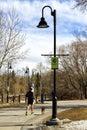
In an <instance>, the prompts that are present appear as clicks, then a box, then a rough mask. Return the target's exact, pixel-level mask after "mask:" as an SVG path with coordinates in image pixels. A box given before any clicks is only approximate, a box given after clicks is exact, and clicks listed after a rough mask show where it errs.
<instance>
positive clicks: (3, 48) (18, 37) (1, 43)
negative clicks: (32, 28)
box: [0, 9, 25, 69]
mask: <svg viewBox="0 0 87 130" xmlns="http://www.w3.org/2000/svg"><path fill="white" fill-rule="evenodd" d="M24 43H25V36H24V34H23V33H22V30H21V25H20V20H19V17H18V15H17V14H16V11H15V10H14V9H13V10H11V11H8V12H6V13H4V12H3V11H0V69H1V67H2V66H3V65H5V64H6V63H7V62H12V61H13V62H15V61H17V60H18V59H21V58H23V57H24V52H21V51H20V49H21V48H22V47H23V45H24Z"/></svg>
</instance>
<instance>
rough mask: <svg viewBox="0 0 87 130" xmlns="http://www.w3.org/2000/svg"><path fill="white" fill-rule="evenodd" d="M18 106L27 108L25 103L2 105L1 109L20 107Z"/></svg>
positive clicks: (0, 105)
mask: <svg viewBox="0 0 87 130" xmlns="http://www.w3.org/2000/svg"><path fill="white" fill-rule="evenodd" d="M18 106H26V104H25V103H11V104H9V103H6V104H0V108H11V107H18Z"/></svg>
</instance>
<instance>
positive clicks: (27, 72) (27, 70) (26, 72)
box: [25, 67, 29, 86]
mask: <svg viewBox="0 0 87 130" xmlns="http://www.w3.org/2000/svg"><path fill="white" fill-rule="evenodd" d="M25 74H27V78H28V86H29V68H28V67H27V68H26V71H25Z"/></svg>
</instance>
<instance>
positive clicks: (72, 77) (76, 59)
mask: <svg viewBox="0 0 87 130" xmlns="http://www.w3.org/2000/svg"><path fill="white" fill-rule="evenodd" d="M62 51H63V52H68V53H69V57H66V58H65V57H61V65H62V67H63V69H64V71H65V72H66V82H67V83H68V86H69V87H70V86H72V87H74V88H76V89H78V90H80V92H81V95H84V97H85V98H86V97H87V94H86V92H87V90H86V89H87V41H84V42H83V41H82V42H81V41H77V42H74V43H72V44H71V45H68V46H67V47H65V49H64V46H63V48H62Z"/></svg>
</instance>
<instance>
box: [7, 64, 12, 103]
mask: <svg viewBox="0 0 87 130" xmlns="http://www.w3.org/2000/svg"><path fill="white" fill-rule="evenodd" d="M11 69H12V66H11V64H10V63H9V62H8V79H7V103H8V102H9V90H10V81H9V70H11Z"/></svg>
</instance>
